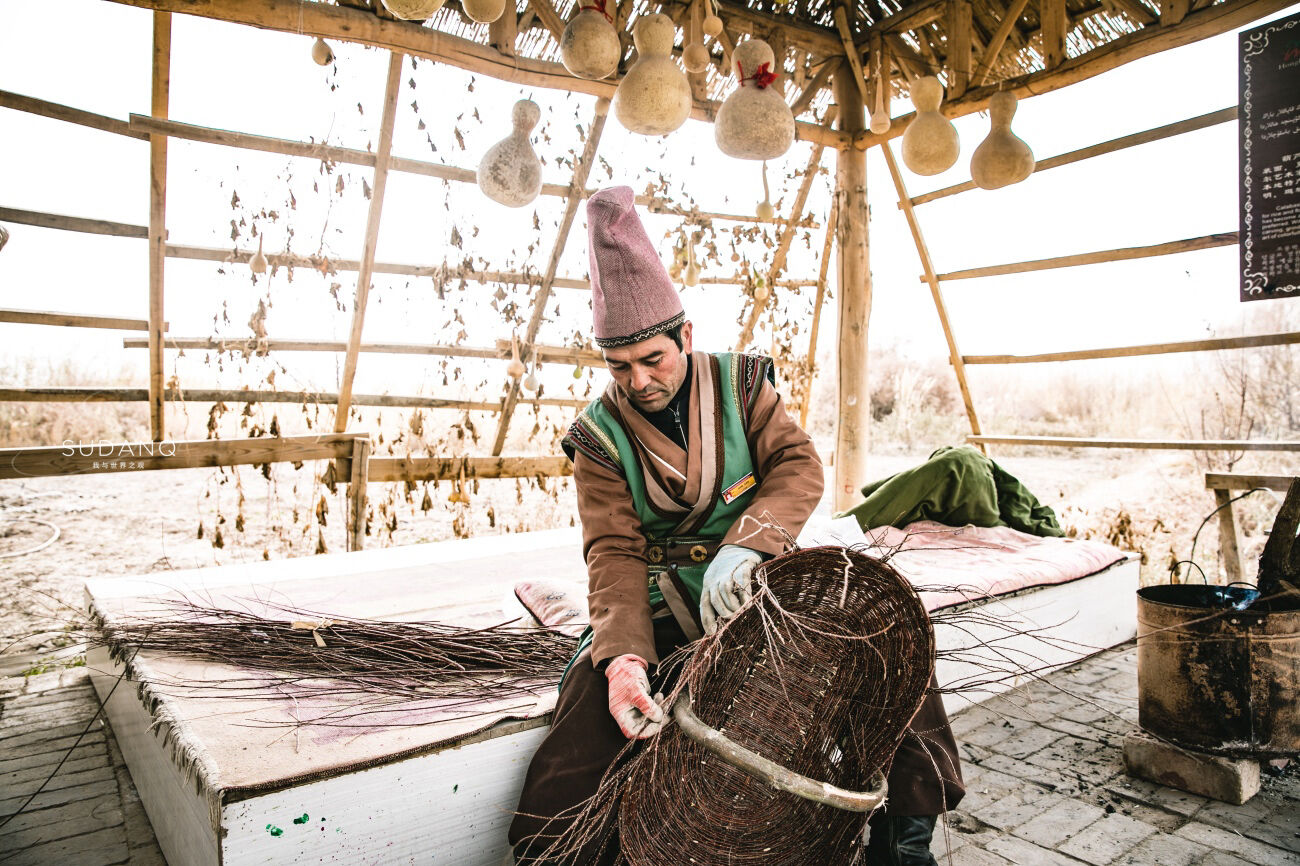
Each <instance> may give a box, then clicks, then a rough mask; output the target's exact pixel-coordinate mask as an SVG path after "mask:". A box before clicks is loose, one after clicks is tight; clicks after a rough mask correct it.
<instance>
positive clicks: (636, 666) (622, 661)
mask: <svg viewBox="0 0 1300 866" xmlns="http://www.w3.org/2000/svg"><path fill="white" fill-rule="evenodd" d="M645 671H646V660H645V659H643V658H641V657H640V656H638V655H632V654H631V653H628V654H627V655H621V656H618V657H617V658H615V659H614V660H613V661H611V662H610V663H609V664H608V665H607V666H606V667H605V677H606V678H607V679H608V680H609V714H610V715H611V716H613V717H614V721H616V722H618V729H619V730H620V731H622V732H623V736H625V737H627V738H628V739H629V740H645V739H648V738H650V737H653V736H654V735H655V734H657V733H659V729H660V728H662V727H663V726H664V711H663V708H662V707H660V706H659V705H658V704H656V703H655V701H654V698H652V697H650V680H649V679H648V678H647V677H646V675H645Z"/></svg>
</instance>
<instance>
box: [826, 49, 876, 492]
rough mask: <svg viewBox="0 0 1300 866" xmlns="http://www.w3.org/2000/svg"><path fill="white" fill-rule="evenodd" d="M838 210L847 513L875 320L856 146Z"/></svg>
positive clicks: (846, 90) (838, 437)
mask: <svg viewBox="0 0 1300 866" xmlns="http://www.w3.org/2000/svg"><path fill="white" fill-rule="evenodd" d="M857 77H858V76H857V75H856V74H855V73H854V70H853V68H852V67H851V66H850V65H849V64H848V63H847V62H846V63H845V64H844V65H842V66H841V67H840V71H839V73H838V74H837V75H836V76H835V85H834V87H835V103H836V105H837V106H838V108H839V128H840V131H841V132H844V133H846V134H848V135H850V136H854V135H857V134H858V133H859V132H861V131H862V130H863V129H865V128H866V111H865V105H864V104H863V102H862V99H861V95H862V94H861V92H860V91H859V90H858V85H857V82H856V81H855V79H856V78H857ZM835 206H836V209H837V211H838V213H839V219H838V222H837V225H836V228H835V238H836V242H837V244H838V246H839V255H838V257H837V259H836V283H837V285H838V286H839V293H840V306H839V352H838V353H837V354H838V363H839V368H838V370H837V382H838V385H839V388H838V392H839V399H838V415H837V422H836V425H835V489H834V492H833V495H832V498H831V508H832V509H833V510H835V511H843V510H845V509H847V508H849V507H850V506H852V505H853V503H854V500H856V499H857V492H858V487H860V486H861V485H862V484H863V483H864V482H865V481H866V480H867V433H868V427H869V425H870V423H871V390H870V388H869V387H868V385H867V322H868V320H869V319H870V317H871V268H870V261H869V259H868V254H867V224H868V213H867V160H866V154H865V153H862V152H859V151H858V150H856V149H855V148H845V149H843V150H841V151H840V152H839V153H838V155H837V157H836V161H835Z"/></svg>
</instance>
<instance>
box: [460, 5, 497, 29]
mask: <svg viewBox="0 0 1300 866" xmlns="http://www.w3.org/2000/svg"><path fill="white" fill-rule="evenodd" d="M460 8H461V9H464V10H465V14H466V15H468V16H469V17H470V18H471V19H473V20H474V21H477V22H478V23H479V24H491V23H492V22H493V21H496V20H497V19H498V18H500V17H501V14H502V13H503V12H505V11H506V0H460Z"/></svg>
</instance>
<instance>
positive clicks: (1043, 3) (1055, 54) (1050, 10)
mask: <svg viewBox="0 0 1300 866" xmlns="http://www.w3.org/2000/svg"><path fill="white" fill-rule="evenodd" d="M1038 8H1039V17H1040V19H1041V20H1042V40H1043V43H1042V52H1043V63H1044V65H1045V66H1046V68H1047V69H1055V68H1056V67H1058V66H1060V65H1061V62H1062V61H1064V60H1065V34H1066V32H1067V31H1068V30H1069V27H1070V24H1069V22H1070V19H1069V16H1068V15H1067V14H1066V10H1065V0H1039V4H1038Z"/></svg>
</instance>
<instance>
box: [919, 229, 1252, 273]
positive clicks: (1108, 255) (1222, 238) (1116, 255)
mask: <svg viewBox="0 0 1300 866" xmlns="http://www.w3.org/2000/svg"><path fill="white" fill-rule="evenodd" d="M1236 243H1237V233H1236V232H1220V233H1219V234H1214V235H1205V236H1204V237H1199V238H1186V239H1184V240H1180V241H1169V242H1167V243H1163V244H1153V245H1151V246H1147V247H1124V248H1122V249H1117V250H1099V251H1097V252H1093V253H1076V254H1075V255H1070V256H1056V257H1054V258H1050V259H1035V260H1034V261H1031V262H1014V263H1012V264H1006V265H989V266H988V267H983V268H970V269H968V270H964V271H953V272H952V273H948V274H939V279H940V280H971V279H975V278H976V277H997V276H1002V275H1004V274H1027V273H1030V272H1031V271H1047V270H1053V269H1055V268H1072V267H1076V266H1078V265H1095V264H1102V263H1104V262H1123V261H1128V260H1130V259H1145V258H1150V257H1152V256H1170V255H1173V254H1175V253H1189V252H1193V251H1195V250H1209V249H1214V248H1215V247H1227V246H1232V245H1234V244H1236ZM921 279H922V282H924V280H925V278H924V277H922V278H921Z"/></svg>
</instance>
